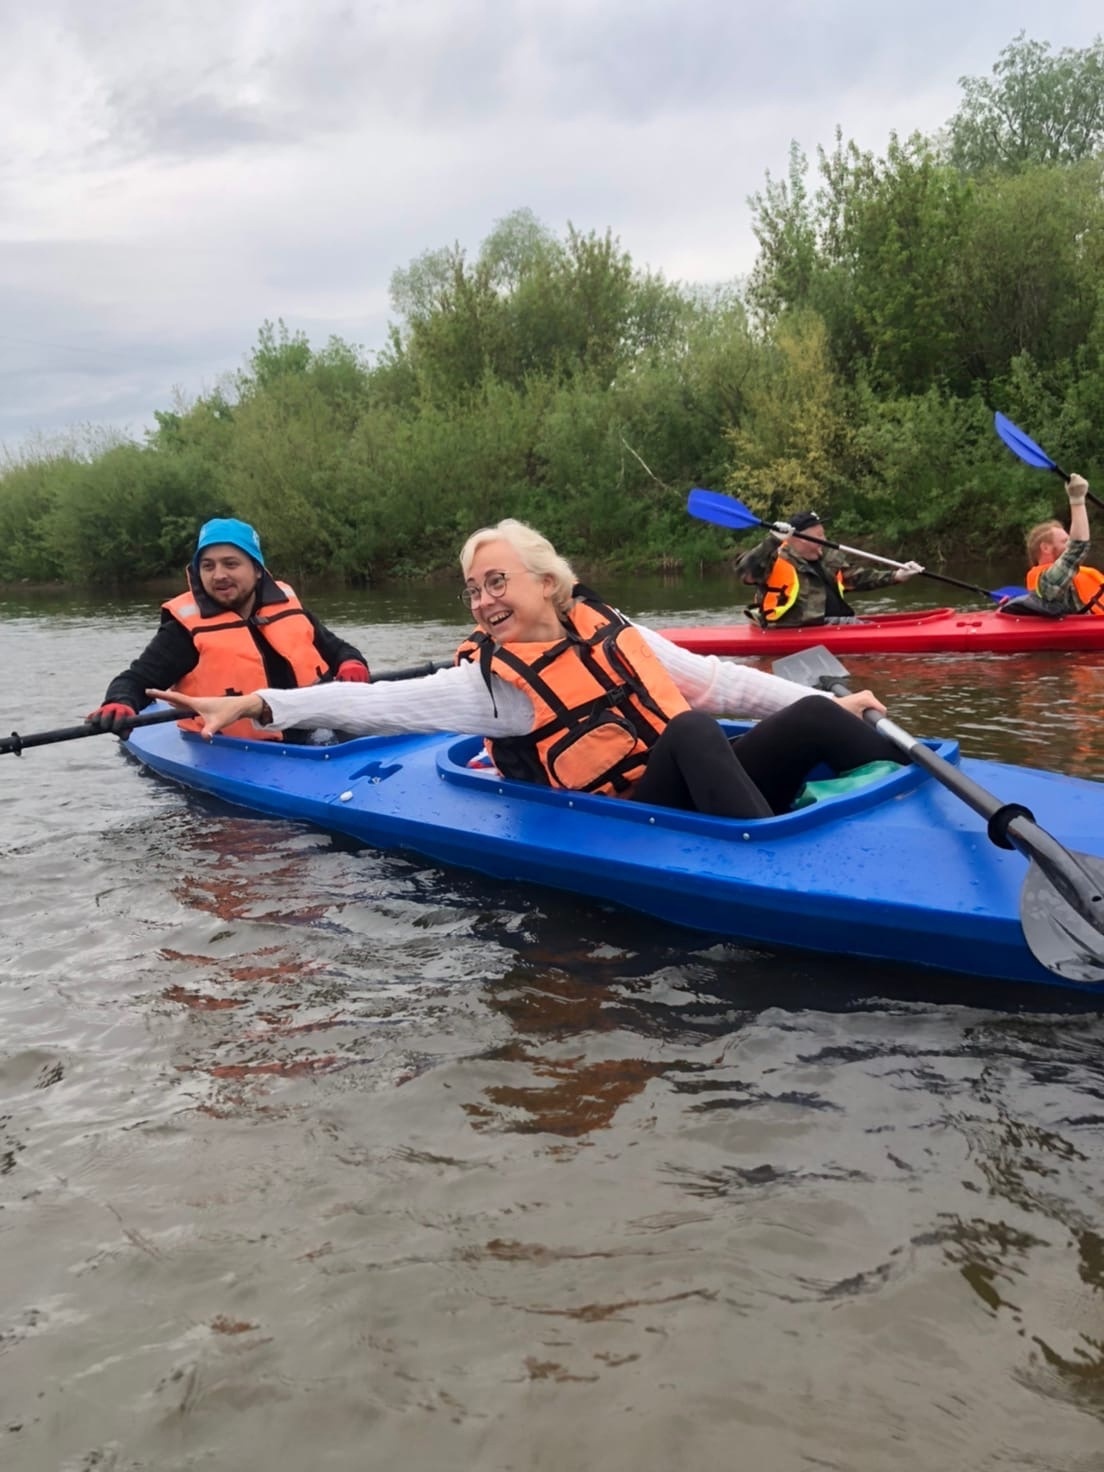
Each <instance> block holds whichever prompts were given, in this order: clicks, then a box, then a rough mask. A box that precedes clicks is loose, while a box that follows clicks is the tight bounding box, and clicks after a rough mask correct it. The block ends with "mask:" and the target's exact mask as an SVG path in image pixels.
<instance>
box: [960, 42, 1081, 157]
mask: <svg viewBox="0 0 1104 1472" xmlns="http://www.w3.org/2000/svg"><path fill="white" fill-rule="evenodd" d="M959 85H960V86H961V87H962V90H963V93H964V96H963V99H962V103H961V105H960V106H959V109H958V111H957V112H956V113H955V115H954V117H953V118H952V119H951V121H950V124H949V126H948V155H949V158H950V160H951V162H952V163H953V164H954V165H955V167H956V168H959V169H962V170H964V171H965V172H967V173H981V172H983V171H985V170H990V169H993V170H998V171H1001V172H1015V171H1017V170H1019V169H1023V168H1028V167H1030V166H1031V165H1037V164H1070V163H1078V162H1079V161H1080V160H1082V159H1086V158H1090V157H1091V156H1092V155H1093V154H1096V153H1098V152H1099V151H1100V149H1101V147H1102V146H1104V40H1102V39H1101V37H1099V36H1097V38H1096V39H1095V41H1094V42H1093V44H1092V45H1091V46H1086V47H1085V48H1083V49H1082V50H1076V49H1074V48H1071V47H1063V49H1062V50H1061V51H1058V52H1055V53H1052V52H1051V49H1050V45H1049V43H1048V42H1045V41H1029V40H1028V39H1027V38H1026V36H1025V34H1024V32H1023V31H1021V32H1020V33H1019V35H1017V36H1016V38H1015V39H1014V40H1012V41H1010V42H1009V44H1008V45H1007V46H1006V47H1005V48H1004V50H1003V51H1002V52H1001V53H1000V56H999V57H998V58H997V60H996V62H995V63H994V64H993V68H992V79H990V78H989V77H961V78H960V79H959Z"/></svg>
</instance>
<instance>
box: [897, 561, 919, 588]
mask: <svg viewBox="0 0 1104 1472" xmlns="http://www.w3.org/2000/svg"><path fill="white" fill-rule="evenodd" d="M923 571H924V569H923V568H922V567H921V565H920V563H919V562H906V563H905V565H904V567H899V568H898V569H897V571H896V572H895V573H894V574H893V581H894V582H895V583H907V582H908V580H909V578H914V577H915V576H916V574H917V573H918V572H923Z"/></svg>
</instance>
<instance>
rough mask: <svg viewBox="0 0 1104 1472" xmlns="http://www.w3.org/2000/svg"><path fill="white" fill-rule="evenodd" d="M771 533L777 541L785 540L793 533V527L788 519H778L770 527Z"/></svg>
mask: <svg viewBox="0 0 1104 1472" xmlns="http://www.w3.org/2000/svg"><path fill="white" fill-rule="evenodd" d="M770 534H771V536H772V537H773V538H774V540H775V541H776V542H784V541H785V540H786V538H787V537H789V536H792V535H793V527H792V526H791V525H790V523H789V522H788V521H776V522H775V523H774V525H773V526H772V527H771V529H770Z"/></svg>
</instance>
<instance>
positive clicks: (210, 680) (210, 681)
mask: <svg viewBox="0 0 1104 1472" xmlns="http://www.w3.org/2000/svg"><path fill="white" fill-rule="evenodd" d="M276 586H277V587H278V588H279V589H280V591H281V592H282V593H283V594H284V595H285V597H286V599H287V601H286V602H284V603H273V604H266V605H263V606H262V608H261V609H260V611H258V612H256V613H254V615H253V619H252V623H253V625H254V627H256V628H257V629H258V630H259V631H260V635H261V638H262V639H264V640H265V641H266V642H267V643H268V644H271V646H272V648H273V649H274V650H275V651H276V653H277V654H279V655H281V656H282V657H283V658H284V659H286V660H287V662H288V664H289V665H290V666H291V668H292V672H293V674H294V675H295V683H296V685H297V686H303V685H313V684H314V682H315V681H316V680H317V679H318V678H319V677H320V676H321V675H324V674H325V673H326V666H325V662H324V661H323V660H322V658H321V656H320V655H319V653H318V650H317V648H316V647H315V643H314V625H313V624H312V623H311V621H310V619H309V618H308V617H307V615H306V613H305V612H304V610H303V605H302V604H301V603H300V602H299V599H298V598H297V597H296V596H295V592H294V590H293V589H292V588H290V587H289V586H288V585H287V583H277V584H276ZM162 606H163V608H164V609H165V612H166V613H169V614H171V615H172V617H173V618H175V619H176V621H177V622H178V623H181V624H183V625H184V627H185V628H186V629H187V630H188V632H189V633H190V634H191V636H192V642H193V643H194V644H195V647H196V653H197V654H198V655H199V661H198V663H197V664H196V666H195V668H194V669H191V670H189V671H188V673H187V674H186V675H185V676H184V677H183V679H180V680H177V682H176V685H175V686H174V689H176V690H179V691H180V692H181V693H182V694H184V695H244V694H245V693H246V691H248V690H259V689H262V688H263V687H264V686H265V685H266V684H267V683H268V676H267V674H266V673H265V667H264V660H263V659H262V658H261V651H260V650H259V649H258V648H257V645H256V643H255V641H254V639H253V635H252V633H251V632H250V629H249V625H248V623H247V622H246V620H245V619H243V618H242V617H241V615H240V614H237V613H232V612H231V611H230V610H229V609H226V610H220V611H219V612H218V613H215V614H211V615H209V616H207V615H204V614H202V613H200V611H199V606H198V604H197V603H196V600H195V595H194V594H192V593H181V594H180V595H179V597H177V598H170V599H169V601H168V602H167V603H165V604H163V605H162ZM266 608H271V610H272V611H271V612H270V613H268V612H265V609H266ZM180 724H181V725H182V726H184V727H186V728H188V729H189V730H198V729H199V726H200V724H201V723H200V722H199V721H198V720H196V719H194V718H193V717H188V719H187V720H183V721H181V722H180ZM222 734H223V735H224V736H247V737H249V739H250V740H251V741H279V740H280V739H281V738H282V736H283V732H282V731H274V730H273V729H272V728H271V727H269V726H266V727H263V728H259V727H256V726H254V725H253V722H252V721H248V720H246V721H235V722H234V723H233V725H230V726H227V727H226V728H225V730H224V731H223V733H222Z"/></svg>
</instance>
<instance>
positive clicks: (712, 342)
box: [0, 34, 1104, 586]
mask: <svg viewBox="0 0 1104 1472" xmlns="http://www.w3.org/2000/svg"><path fill="white" fill-rule="evenodd" d="M961 86H962V100H961V104H960V106H959V109H958V111H957V112H956V114H955V116H954V117H953V118H952V119H950V121H949V122H948V124H947V126H946V127H945V128H944V129H943V130H942V131H941V132H940V133H939V134H938V135H936V136H932V137H928V136H923V135H921V134H919V133H917V134H914V135H913V136H911V137H909V138H907V139H900V138H898V137H897V136H895V135H891V137H890V139H889V142H888V145H887V147H886V149H885V151H884V154H882V155H881V156H876V155H875V154H873V153H871V152H868V151H864V150H862V149H860V148H858V147H857V145H856V144H854V143H853V142H847V141H845V140H844V139H843V138H842V136H841V135H839V134H838V133H837V137H836V141H835V146H834V147H833V148H832V149H831V150H819V151H818V154H817V157H816V160H815V166H812V167H811V166H810V161H809V160H808V158H807V157H806V156H805V154H804V153H803V152H802V151H801V149H800V148H799V147H798V146H797V145H796V144H794V145H793V147H792V149H791V155H790V162H789V168H788V171H787V173H786V175H785V177H783V178H777V179H776V178H772V177H770V176H769V175H768V176H767V179H766V183H765V185H764V187H763V189H762V190H761V191H760V192H759V193H758V194H756V195H755V196H754V197H753V198H752V200H751V206H752V211H753V224H754V229H755V234H756V237H757V240H758V243H759V252H758V257H757V260H756V264H755V267H754V269H753V271H752V273H751V276H750V278H749V279H748V280H747V281H745V282H742V283H740V282H733V283H731V284H729V285H726V286H720V287H717V288H714V289H710V290H703V289H690V288H687V287H686V286H684V285H681V284H678V283H671V282H668V281H666V280H664V278H663V277H662V276H661V275H658V274H656V273H653V272H651V271H649V270H646V269H641V268H640V267H638V266H637V265H636V264H634V262H633V260H632V258H631V256H630V255H629V253H628V251H627V250H625V249H623V248H622V246H621V244H620V242H619V241H618V240H616V239H615V238H613V237H612V236H611V234H610V233H609V232H607V233H606V234H604V235H602V234H598V233H595V232H592V233H590V234H583V233H581V232H578V231H576V230H575V229H573V228H572V227H571V226H568V228H567V230H566V233H565V234H563V235H562V236H559V235H556V234H555V233H554V232H552V231H551V230H549V229H548V228H547V227H546V226H545V225H543V224H542V223H541V222H540V221H538V220H537V219H536V218H535V217H534V215H533V214H532V213H531V212H530V211H528V210H525V209H522V210H518V211H517V212H515V213H514V214H512V215H510V216H508V217H507V218H506V219H504V220H503V221H501V222H499V224H498V225H497V226H496V227H495V228H494V230H493V231H492V232H491V234H490V235H489V236H488V237H487V239H486V240H484V242H483V243H482V246H481V247H480V249H479V251H478V252H477V253H476V254H475V255H474V257H469V255H468V254H467V253H466V252H465V251H464V250H462V249H461V248H460V247H459V246H456V245H454V246H450V247H444V248H441V249H436V250H431V251H427V252H426V253H425V254H423V255H422V256H420V257H418V258H417V259H416V260H414V261H413V262H412V263H411V264H410V265H409V266H407V267H406V268H404V269H401V270H398V271H396V273H395V275H394V277H393V279H392V283H391V298H392V304H393V308H394V311H395V314H396V318H397V321H396V322H395V323H394V325H392V327H391V328H390V331H389V336H388V340H387V342H386V345H385V346H384V348H383V349H382V350H381V351H380V352H378V353H376V354H374V355H373V356H372V357H371V358H369V357H368V356H367V355H365V354H364V353H363V352H361V351H360V350H358V349H357V348H355V347H353V346H351V345H350V344H348V343H346V342H343V341H341V340H340V339H336V338H335V339H331V341H330V342H329V343H328V344H327V345H326V346H325V347H323V348H321V349H315V348H313V347H312V346H311V345H310V343H309V342H308V340H307V339H306V337H305V336H304V335H302V334H300V333H292V332H288V331H287V329H286V328H285V327H284V325H283V324H282V323H277V324H275V325H274V324H271V323H266V324H265V325H264V326H263V327H262V329H261V331H260V334H259V337H258V341H257V343H256V345H255V347H254V348H253V350H252V352H251V354H250V356H249V358H248V361H247V364H246V366H245V367H244V368H243V369H242V370H241V371H240V372H238V373H237V374H235V375H233V376H232V377H231V378H230V379H228V380H227V381H226V382H225V383H223V384H222V385H221V386H220V388H219V389H218V390H216V391H215V392H212V393H209V394H205V395H203V396H202V397H200V398H197V399H196V400H195V401H194V402H191V403H188V404H181V405H177V406H176V407H175V408H173V409H171V410H159V411H157V412H156V413H155V416H154V417H155V420H156V426H157V427H156V429H155V430H153V431H151V432H150V433H149V434H148V435H146V436H145V438H144V439H143V440H142V441H140V442H139V441H135V440H131V439H122V438H116V439H110V438H109V439H107V440H105V441H103V442H101V443H99V444H97V445H96V446H94V447H93V448H91V449H88V448H86V449H84V450H76V449H73V448H57V449H40V450H37V451H35V452H34V453H25V454H23V455H21V456H19V457H18V458H9V460H8V462H7V463H6V464H5V465H4V466H3V468H2V470H0V580H2V581H16V580H21V579H26V580H32V581H56V580H61V581H68V582H81V583H101V584H103V583H110V584H113V585H115V586H125V585H128V584H132V583H136V582H139V581H143V580H146V579H151V578H155V577H159V576H163V575H166V574H171V573H176V572H178V571H179V569H180V568H181V566H182V565H183V564H184V563H185V562H186V561H187V560H188V557H189V556H190V553H191V549H192V546H193V544H194V537H195V531H196V528H197V526H198V525H199V523H200V522H202V521H203V520H205V519H207V518H208V517H211V516H217V515H234V516H240V517H243V518H244V519H246V520H248V521H251V522H253V523H254V524H255V525H257V526H258V528H260V529H261V531H262V535H263V540H264V543H265V548H266V555H267V556H268V557H269V559H270V560H271V562H272V563H273V565H274V566H275V567H276V568H278V569H279V570H280V571H281V572H282V573H286V575H288V576H291V577H293V578H294V577H297V576H302V575H303V574H312V573H313V574H319V575H327V576H337V577H340V578H343V579H346V580H348V581H350V582H368V581H375V580H381V579H385V578H396V577H404V576H422V575H426V574H431V573H433V572H434V571H436V570H437V569H439V568H442V567H451V565H452V563H453V559H454V557H455V554H456V550H457V548H458V547H459V545H460V543H461V542H462V541H463V539H464V537H465V536H466V535H467V534H468V532H469V531H471V530H472V529H473V528H474V527H476V526H479V525H483V524H485V523H488V522H493V521H497V520H498V519H499V518H500V517H503V516H507V515H513V516H519V517H521V518H522V519H524V520H526V521H529V522H532V523H533V524H535V525H536V526H538V527H540V528H541V530H543V531H545V532H546V533H547V534H548V535H549V536H550V537H552V538H553V540H554V541H555V542H556V543H557V545H559V546H560V547H561V549H562V550H563V551H564V552H565V553H567V555H569V556H571V557H573V558H575V559H576V560H578V561H579V562H580V563H582V564H583V565H590V566H594V565H595V564H599V563H604V564H606V565H614V566H619V567H622V568H629V567H653V568H654V567H671V568H677V567H680V566H685V565H694V566H696V565H698V564H701V563H709V562H717V561H720V560H722V559H723V558H725V557H727V556H730V555H731V553H732V551H733V548H734V546H735V545H736V544H735V543H734V542H733V541H732V539H731V538H728V537H727V534H725V533H723V532H721V531H720V530H719V529H718V528H716V527H713V526H706V525H703V524H702V523H698V522H694V521H692V520H691V519H690V518H689V517H688V516H687V514H686V511H685V499H686V491H687V489H688V488H689V487H690V486H691V485H695V484H698V485H705V486H709V487H713V488H715V489H727V490H729V491H731V492H732V493H734V494H736V495H738V496H739V497H741V499H743V500H745V501H746V502H747V503H748V504H749V505H750V506H751V508H752V509H753V510H754V511H755V512H756V513H757V514H758V515H760V516H762V517H764V518H765V519H774V518H776V517H784V516H785V515H786V514H788V513H792V512H794V511H795V510H798V509H801V508H802V507H805V506H815V507H816V509H817V510H818V511H819V512H820V513H821V514H822V515H824V516H830V517H831V522H832V529H833V533H835V534H837V535H838V536H839V537H840V538H841V539H843V540H847V539H849V538H851V539H854V538H857V537H862V538H864V539H865V540H866V542H867V544H868V545H870V546H872V547H879V546H880V547H883V548H885V549H887V550H897V551H898V552H900V550H901V549H903V548H904V549H907V552H908V555H912V556H917V557H920V558H921V559H922V560H924V561H926V562H927V563H928V564H929V565H938V563H939V562H940V561H941V560H943V559H945V558H946V557H947V556H949V555H952V554H959V553H967V552H969V553H975V554H980V553H984V552H988V553H991V554H993V556H994V557H1008V558H1018V557H1019V556H1020V555H1021V542H1022V533H1023V530H1024V528H1025V527H1026V526H1028V525H1030V524H1031V523H1033V522H1035V521H1038V520H1040V519H1042V518H1043V517H1046V516H1049V515H1052V514H1054V513H1055V511H1056V510H1058V509H1059V507H1060V504H1061V500H1062V498H1061V492H1060V488H1059V487H1058V486H1057V483H1056V481H1054V480H1053V478H1047V477H1045V476H1041V475H1040V474H1039V473H1038V472H1031V471H1028V470H1026V469H1025V468H1023V467H1021V466H1019V465H1018V464H1017V463H1016V462H1015V461H1013V460H1012V458H1011V456H1010V454H1009V452H1008V451H1007V450H1005V449H1004V447H1003V446H1002V445H1001V444H1000V442H999V441H998V440H997V438H996V436H995V434H994V433H993V429H992V416H993V410H994V409H997V408H999V409H1001V410H1002V411H1003V412H1004V413H1006V414H1007V415H1008V416H1009V417H1010V418H1012V419H1013V420H1015V421H1016V422H1017V423H1019V424H1021V425H1022V426H1023V427H1024V428H1025V429H1027V430H1028V432H1029V433H1030V434H1031V435H1033V436H1034V437H1035V438H1036V439H1037V440H1038V441H1039V442H1040V443H1041V444H1043V445H1045V446H1047V447H1048V448H1050V449H1051V453H1053V454H1055V455H1056V457H1057V458H1059V459H1061V461H1062V463H1063V464H1064V465H1067V466H1069V467H1071V468H1077V469H1078V470H1080V471H1082V473H1084V474H1086V475H1088V476H1089V477H1090V479H1091V478H1092V475H1093V472H1094V470H1095V469H1096V467H1097V465H1098V464H1099V463H1100V456H1099V452H1098V436H1099V426H1098V424H1097V419H1098V417H1099V412H1100V409H1099V406H1100V405H1101V404H1104V269H1102V268H1104V190H1102V187H1101V186H1102V183H1104V178H1102V165H1104V42H1102V41H1101V40H1100V38H1098V39H1097V40H1096V41H1095V42H1094V43H1093V45H1092V46H1090V47H1088V48H1086V49H1084V50H1071V49H1065V50H1062V51H1059V52H1053V51H1052V50H1051V48H1050V47H1049V46H1048V45H1047V44H1046V43H1040V42H1036V41H1031V40H1028V39H1027V38H1026V37H1025V36H1024V35H1023V34H1021V35H1019V36H1018V37H1016V38H1015V40H1013V41H1012V42H1011V43H1010V44H1009V45H1008V46H1007V47H1006V48H1005V49H1004V51H1002V52H1001V55H1000V57H999V59H998V61H997V63H996V64H995V65H994V67H993V68H992V73H991V76H990V77H988V78H980V79H979V78H966V77H964V78H962V79H961ZM1056 493H1057V498H1058V499H1056ZM745 544H746V539H745Z"/></svg>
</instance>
